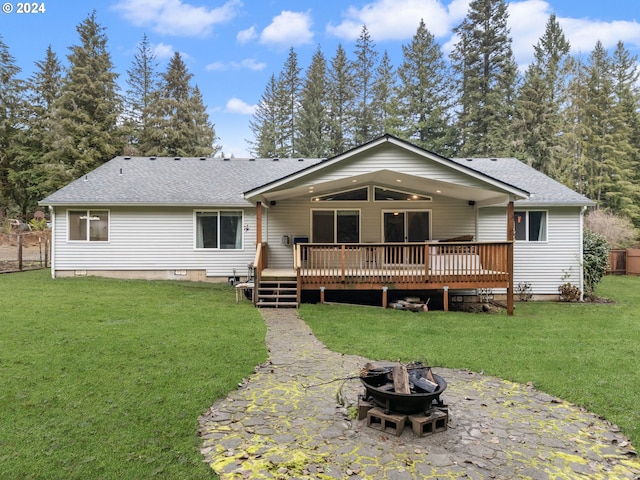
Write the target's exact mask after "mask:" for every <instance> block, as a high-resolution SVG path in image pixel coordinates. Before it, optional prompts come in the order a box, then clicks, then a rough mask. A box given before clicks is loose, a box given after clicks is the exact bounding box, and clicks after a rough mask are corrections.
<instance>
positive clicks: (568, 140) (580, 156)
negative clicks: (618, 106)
mask: <svg viewBox="0 0 640 480" xmlns="http://www.w3.org/2000/svg"><path fill="white" fill-rule="evenodd" d="M567 72H568V81H567V86H566V88H565V89H564V90H563V91H562V92H561V96H560V104H561V110H560V115H561V122H562V129H561V132H562V136H561V138H560V146H561V148H562V152H563V155H562V156H561V158H560V163H559V165H556V166H555V175H554V177H555V178H556V179H557V180H559V181H560V182H562V183H564V184H565V185H567V186H568V187H570V188H572V189H574V190H576V191H577V192H579V193H582V194H587V188H588V183H589V182H588V179H587V167H586V165H587V157H586V155H587V143H588V142H587V139H588V138H589V137H590V135H591V131H590V127H589V125H588V124H587V120H586V117H587V104H588V102H589V95H588V87H587V67H586V64H585V62H584V60H583V59H582V58H580V57H578V56H573V57H570V58H569V59H568V61H567Z"/></svg>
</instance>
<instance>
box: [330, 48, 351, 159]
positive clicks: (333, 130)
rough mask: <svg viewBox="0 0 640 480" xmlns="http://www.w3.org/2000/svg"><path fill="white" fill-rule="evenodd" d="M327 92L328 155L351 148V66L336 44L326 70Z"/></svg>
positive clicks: (341, 49)
mask: <svg viewBox="0 0 640 480" xmlns="http://www.w3.org/2000/svg"><path fill="white" fill-rule="evenodd" d="M328 81H329V85H328V94H329V145H328V155H329V156H333V155H337V154H339V153H342V152H344V151H346V150H348V149H349V148H351V147H352V146H353V145H354V143H353V135H352V130H351V125H352V124H353V122H352V118H353V115H354V110H355V107H354V91H355V87H354V77H353V67H352V64H351V62H349V60H348V58H347V55H346V53H345V51H344V48H342V45H338V47H337V49H336V54H335V55H334V57H333V58H332V59H331V66H330V68H329V71H328Z"/></svg>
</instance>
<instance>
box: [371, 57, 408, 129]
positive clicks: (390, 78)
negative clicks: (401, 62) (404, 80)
mask: <svg viewBox="0 0 640 480" xmlns="http://www.w3.org/2000/svg"><path fill="white" fill-rule="evenodd" d="M396 87H397V86H396V74H395V70H394V68H393V65H392V64H391V58H390V57H389V52H387V51H386V50H385V51H384V53H383V54H382V59H381V60H380V63H379V64H378V68H377V69H376V75H375V81H374V83H373V98H372V101H371V120H372V125H371V136H372V137H374V138H375V137H379V136H380V135H384V134H386V133H389V134H391V135H396V136H398V135H399V133H400V125H401V119H400V117H399V113H398V98H397V96H396V92H397V90H396Z"/></svg>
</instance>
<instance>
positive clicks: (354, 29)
mask: <svg viewBox="0 0 640 480" xmlns="http://www.w3.org/2000/svg"><path fill="white" fill-rule="evenodd" d="M468 2H469V0H462V1H461V0H454V1H453V2H452V5H451V6H450V8H453V12H452V13H450V12H449V10H448V9H447V8H446V7H445V6H444V5H443V4H442V2H441V1H440V0H375V1H374V2H372V3H368V4H366V5H365V6H363V7H362V8H356V7H349V8H348V9H347V11H346V13H345V14H344V17H345V19H344V20H343V21H342V22H341V23H339V24H338V25H333V24H329V25H327V32H328V33H329V34H331V35H334V36H336V37H338V38H342V39H345V40H354V39H356V38H358V37H359V36H360V33H361V31H362V26H363V25H366V26H367V29H368V30H369V33H370V34H371V37H372V38H373V40H374V41H384V40H408V39H410V38H411V37H413V35H414V34H415V33H416V29H417V28H418V25H419V24H420V19H423V20H424V23H425V25H426V27H427V29H428V30H429V31H430V32H431V33H432V34H433V35H434V36H436V37H443V36H446V35H448V34H449V32H450V30H451V27H452V21H453V20H454V19H457V17H458V16H459V10H461V9H462V7H463V6H464V4H465V3H466V4H467V5H468ZM464 15H466V9H465V10H464V12H463V16H464Z"/></svg>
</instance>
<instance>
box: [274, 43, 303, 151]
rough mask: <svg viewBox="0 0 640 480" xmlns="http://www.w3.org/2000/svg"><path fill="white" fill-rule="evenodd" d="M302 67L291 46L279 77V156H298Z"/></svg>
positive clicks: (277, 97)
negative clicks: (297, 140) (297, 139)
mask: <svg viewBox="0 0 640 480" xmlns="http://www.w3.org/2000/svg"><path fill="white" fill-rule="evenodd" d="M300 71H301V68H300V67H299V66H298V55H297V53H296V52H295V50H294V49H293V47H291V49H290V50H289V56H288V57H287V60H286V62H285V64H284V67H283V69H282V71H281V72H280V76H279V77H278V88H277V89H276V92H277V96H276V99H277V102H278V106H279V108H278V111H279V114H280V115H279V119H278V122H279V124H280V128H281V130H282V136H281V138H280V140H281V142H280V144H279V145H278V149H277V152H276V153H277V156H279V157H295V156H297V154H298V153H297V152H298V150H297V147H296V137H297V131H296V128H297V121H298V107H299V104H300V88H301V85H302V80H301V79H300Z"/></svg>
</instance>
